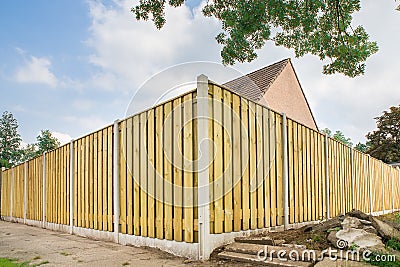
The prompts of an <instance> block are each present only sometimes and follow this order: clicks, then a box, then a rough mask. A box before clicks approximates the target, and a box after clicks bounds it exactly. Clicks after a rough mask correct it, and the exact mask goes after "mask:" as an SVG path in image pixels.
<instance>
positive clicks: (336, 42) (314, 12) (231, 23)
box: [132, 0, 378, 77]
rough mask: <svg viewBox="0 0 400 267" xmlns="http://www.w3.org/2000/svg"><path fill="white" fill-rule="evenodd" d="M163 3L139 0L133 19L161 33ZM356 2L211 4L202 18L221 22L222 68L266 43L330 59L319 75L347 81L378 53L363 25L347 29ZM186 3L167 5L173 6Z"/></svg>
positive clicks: (220, 0) (173, 0) (217, 0)
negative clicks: (341, 76)
mask: <svg viewBox="0 0 400 267" xmlns="http://www.w3.org/2000/svg"><path fill="white" fill-rule="evenodd" d="M166 2H167V1H165V0H140V2H139V5H137V6H135V7H133V8H132V12H133V13H134V14H135V16H136V19H138V20H140V19H143V20H148V19H151V20H152V21H153V22H154V24H155V26H156V27H157V28H158V29H160V28H162V27H163V26H164V24H165V23H166V20H165V4H166ZM360 2H361V1H360V0H329V1H327V0H297V1H294V0H252V1H249V0H229V1H228V0H213V1H207V4H206V6H205V7H204V8H203V10H202V11H203V14H204V15H205V16H207V17H214V18H216V19H218V20H220V21H221V22H222V32H221V33H220V34H218V35H217V36H216V40H217V42H218V43H219V44H222V45H223V48H222V51H221V56H222V61H223V63H224V64H230V65H231V64H234V62H235V61H239V62H245V61H248V62H250V61H252V60H254V59H255V58H256V57H257V54H256V50H257V49H261V48H262V47H263V46H264V45H265V43H266V42H267V41H273V42H274V43H275V44H276V45H278V46H283V47H286V48H288V49H293V50H294V52H295V55H296V57H302V56H304V55H306V54H313V55H316V56H318V57H319V58H320V60H329V63H328V64H326V65H324V66H323V73H325V74H333V73H336V72H337V73H343V74H345V75H347V76H350V77H355V76H358V75H361V74H363V73H364V71H365V62H366V60H367V58H368V57H370V56H371V55H372V54H374V53H376V52H377V51H378V46H377V43H376V42H373V41H370V40H369V36H368V34H367V32H366V30H365V29H364V28H363V26H356V27H353V26H352V19H353V14H354V13H355V12H357V11H359V10H360V8H361V5H360ZM184 3H185V0H169V1H168V4H169V5H170V6H172V7H178V6H181V5H183V4H184Z"/></svg>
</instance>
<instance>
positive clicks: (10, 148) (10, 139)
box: [0, 111, 22, 168]
mask: <svg viewBox="0 0 400 267" xmlns="http://www.w3.org/2000/svg"><path fill="white" fill-rule="evenodd" d="M21 141H22V140H21V136H20V134H19V133H18V122H17V120H16V119H15V118H14V116H13V114H12V113H10V112H8V111H5V112H4V113H3V115H2V117H1V118H0V164H1V167H7V168H9V167H11V166H13V165H14V164H16V163H17V162H18V161H19V159H20V156H21V154H20V145H21Z"/></svg>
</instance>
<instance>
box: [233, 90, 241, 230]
mask: <svg viewBox="0 0 400 267" xmlns="http://www.w3.org/2000/svg"><path fill="white" fill-rule="evenodd" d="M232 105H233V114H232V115H233V118H232V123H233V125H232V142H233V144H232V146H233V153H232V165H233V166H232V167H233V181H234V182H233V183H234V188H233V201H234V202H233V230H234V231H240V230H241V229H242V173H241V154H240V153H241V152H240V149H241V143H240V141H241V137H240V129H241V124H240V98H239V96H237V95H233V96H232Z"/></svg>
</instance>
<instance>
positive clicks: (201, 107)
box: [197, 75, 212, 260]
mask: <svg viewBox="0 0 400 267" xmlns="http://www.w3.org/2000/svg"><path fill="white" fill-rule="evenodd" d="M208 105H209V98H208V77H207V76H205V75H200V76H198V77H197V137H198V138H197V139H198V141H197V142H198V143H197V159H198V166H197V172H198V187H197V190H198V194H197V195H198V216H199V219H198V224H199V227H198V228H199V259H201V260H207V259H209V257H210V254H211V252H212V251H211V246H210V188H209V186H210V185H209V166H208V165H209V150H210V149H209V143H208V138H209V137H208V119H209V114H208ZM201 145H202V146H201Z"/></svg>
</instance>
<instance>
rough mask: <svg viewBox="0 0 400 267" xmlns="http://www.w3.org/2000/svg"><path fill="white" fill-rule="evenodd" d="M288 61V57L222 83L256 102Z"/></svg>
mask: <svg viewBox="0 0 400 267" xmlns="http://www.w3.org/2000/svg"><path fill="white" fill-rule="evenodd" d="M289 62H290V59H284V60H282V61H279V62H277V63H274V64H272V65H269V66H266V67H264V68H262V69H259V70H256V71H253V72H251V73H249V74H246V75H244V76H241V77H239V78H236V79H234V80H232V81H229V82H227V83H224V84H223V85H224V86H226V87H228V88H230V89H231V90H232V91H234V92H236V93H238V94H240V95H242V96H244V97H246V98H248V99H250V100H253V101H255V102H258V101H259V100H260V99H261V98H262V97H263V96H264V94H265V93H266V92H267V90H268V88H269V87H270V86H271V84H273V82H274V81H275V80H276V78H277V77H278V76H279V74H281V72H282V70H283V69H284V68H285V67H286V65H287V64H288V63H289Z"/></svg>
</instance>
